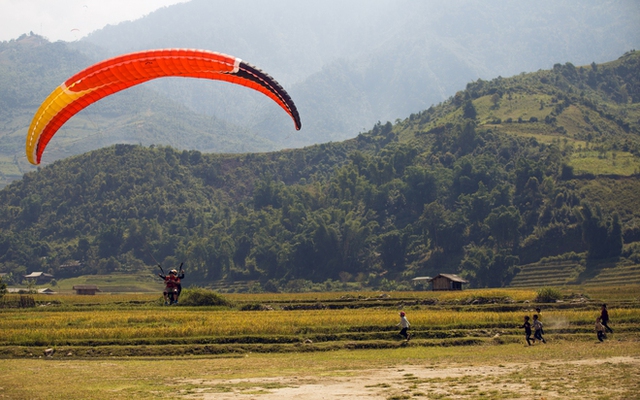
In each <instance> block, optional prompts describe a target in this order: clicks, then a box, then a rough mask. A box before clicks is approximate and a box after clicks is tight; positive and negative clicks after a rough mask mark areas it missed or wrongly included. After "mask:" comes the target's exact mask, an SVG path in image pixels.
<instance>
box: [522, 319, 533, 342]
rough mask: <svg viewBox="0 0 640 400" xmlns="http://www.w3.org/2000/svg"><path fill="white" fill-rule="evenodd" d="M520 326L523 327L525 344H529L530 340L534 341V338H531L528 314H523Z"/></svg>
mask: <svg viewBox="0 0 640 400" xmlns="http://www.w3.org/2000/svg"><path fill="white" fill-rule="evenodd" d="M520 328H524V334H525V337H526V339H527V344H528V345H529V346H531V340H533V341H534V342H535V339H531V324H530V323H529V316H528V315H525V316H524V324H522V326H520Z"/></svg>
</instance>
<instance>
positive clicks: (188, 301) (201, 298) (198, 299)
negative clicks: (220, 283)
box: [180, 288, 231, 306]
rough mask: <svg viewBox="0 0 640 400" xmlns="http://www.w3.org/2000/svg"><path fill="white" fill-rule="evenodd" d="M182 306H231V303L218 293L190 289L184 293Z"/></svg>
mask: <svg viewBox="0 0 640 400" xmlns="http://www.w3.org/2000/svg"><path fill="white" fill-rule="evenodd" d="M180 304H182V305H186V306H231V302H230V301H229V300H227V299H225V298H224V297H222V296H220V295H219V294H218V293H216V292H214V291H212V290H208V289H203V288H189V289H185V290H183V291H182V294H181V295H180Z"/></svg>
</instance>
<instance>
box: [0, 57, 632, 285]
mask: <svg viewBox="0 0 640 400" xmlns="http://www.w3.org/2000/svg"><path fill="white" fill-rule="evenodd" d="M639 63H640V53H636V52H631V53H628V54H625V55H624V56H623V57H621V58H620V59H618V60H615V61H612V62H610V63H606V64H601V65H595V64H594V65H588V66H582V67H575V66H573V65H571V64H569V63H567V64H564V65H560V64H558V65H556V66H555V67H554V68H553V69H552V70H549V71H538V72H536V73H532V74H521V75H518V76H515V77H512V78H497V79H494V80H492V81H476V82H472V83H469V84H468V85H467V87H466V89H465V90H464V91H460V92H458V93H456V94H455V96H453V97H452V98H451V99H449V100H448V101H446V102H444V103H442V104H439V105H437V106H433V107H431V108H429V109H428V110H425V111H423V112H420V113H416V114H412V115H411V116H410V117H409V118H407V119H406V120H403V121H397V123H396V124H392V123H390V122H388V123H384V124H383V123H378V124H376V125H375V126H374V127H373V128H372V129H371V130H370V131H368V132H366V133H362V134H360V135H359V136H358V137H357V138H355V139H353V140H349V141H345V142H341V143H328V144H322V145H316V146H311V147H307V148H304V149H297V150H287V151H281V152H274V153H255V154H244V155H220V154H218V155H215V154H204V153H201V152H197V151H180V150H176V149H174V148H171V147H153V146H151V147H145V146H141V145H126V144H119V145H115V146H111V147H107V148H103V149H100V150H96V151H93V152H90V153H86V154H83V155H80V156H74V157H70V158H67V159H64V160H59V161H56V162H54V163H52V164H51V165H48V166H46V167H43V168H40V169H39V170H38V171H36V172H31V173H28V174H26V175H25V177H24V178H23V179H22V180H21V181H18V182H14V183H12V184H11V185H8V186H7V187H6V188H5V189H3V190H2V191H0V271H2V272H11V273H12V276H9V278H8V279H14V280H15V279H16V277H17V276H20V274H22V273H24V272H26V271H34V270H44V271H50V272H51V273H54V274H55V275H56V277H58V278H65V277H71V276H76V275H82V274H110V273H114V272H121V271H138V270H143V269H144V268H145V265H146V266H149V265H153V264H155V260H159V261H160V262H161V263H162V264H163V265H167V266H170V265H175V264H177V263H179V262H181V261H184V262H185V265H186V267H187V271H188V276H189V282H197V283H198V284H207V283H213V282H217V283H216V284H217V285H219V284H220V282H221V281H222V282H234V284H235V285H237V283H238V282H241V281H252V282H255V283H256V284H253V286H252V287H253V289H252V290H287V291H301V290H312V289H315V290H331V289H334V288H338V287H344V285H345V284H346V285H350V286H349V287H351V288H384V289H406V288H409V287H410V279H411V278H413V277H415V276H424V275H432V276H433V275H436V274H438V273H458V274H461V275H462V276H464V277H466V278H467V279H469V280H470V281H471V284H472V286H474V287H499V286H506V285H509V284H510V283H512V279H515V280H514V283H515V284H517V283H518V281H519V280H522V279H523V277H524V276H523V275H519V273H521V274H523V273H525V272H527V271H528V270H529V269H530V266H531V265H535V264H536V263H537V264H545V263H548V262H549V260H560V261H562V260H567V259H574V258H575V257H577V258H578V259H579V260H582V261H580V263H581V264H580V265H583V266H584V268H583V270H582V271H581V270H579V268H577V267H576V268H573V269H571V268H569V267H567V266H566V265H565V264H562V263H560V264H557V267H556V268H549V269H548V270H545V271H544V272H543V273H544V274H547V273H550V272H549V271H551V270H558V272H560V270H565V269H566V270H567V271H565V272H564V275H562V276H560V275H558V277H557V279H556V280H553V281H552V282H544V284H552V283H556V284H564V283H567V284H569V283H571V282H572V279H573V280H575V279H574V277H575V276H576V275H577V276H578V278H579V279H578V280H579V281H580V282H586V281H589V280H590V281H593V279H595V278H596V277H598V276H601V275H602V274H605V275H606V274H607V273H608V272H607V271H608V269H610V268H614V269H615V268H616V267H617V266H619V265H636V264H638V263H640V260H639V258H640V247H638V246H636V242H640V228H638V227H639V226H640V207H639V206H638V205H639V204H638V200H637V199H638V198H639V196H638V193H640V179H638V176H637V175H636V174H635V172H636V167H635V166H636V165H637V163H638V157H639V156H640V152H639V149H640V147H639V146H640V138H639V133H640V126H639V118H638V116H639V114H638V104H640V66H639ZM70 260H77V261H80V262H81V266H80V267H79V268H77V269H75V270H74V271H69V270H68V269H65V268H61V265H64V264H65V263H67V264H68V262H69V261H70ZM630 271H634V270H630ZM631 274H633V272H631ZM538 275H540V274H538ZM605 275H602V276H603V277H604V276H605ZM514 277H515V278H514ZM603 279H604V278H603Z"/></svg>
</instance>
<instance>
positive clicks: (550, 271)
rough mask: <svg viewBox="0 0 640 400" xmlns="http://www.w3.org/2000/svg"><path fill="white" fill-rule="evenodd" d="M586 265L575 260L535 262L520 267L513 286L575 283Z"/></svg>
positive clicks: (512, 282)
mask: <svg viewBox="0 0 640 400" xmlns="http://www.w3.org/2000/svg"><path fill="white" fill-rule="evenodd" d="M583 270H584V266H582V265H580V264H579V263H578V262H575V261H562V262H552V263H544V262H543V263H533V264H528V265H523V266H521V267H520V272H519V273H518V274H517V275H516V276H515V277H514V278H513V280H512V281H511V284H510V285H509V286H511V287H542V286H563V285H567V284H575V283H577V282H576V279H577V278H578V276H579V275H580V272H582V271H583Z"/></svg>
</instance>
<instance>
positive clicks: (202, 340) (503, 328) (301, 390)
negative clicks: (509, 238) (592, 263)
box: [0, 285, 640, 399]
mask: <svg viewBox="0 0 640 400" xmlns="http://www.w3.org/2000/svg"><path fill="white" fill-rule="evenodd" d="M558 290H559V291H560V292H561V293H562V295H563V297H564V298H563V299H562V300H561V301H560V302H556V303H545V304H541V303H536V302H535V297H536V291H534V290H531V289H486V290H465V291H462V292H389V293H380V292H370V293H364V292H354V293H304V294H233V295H228V296H226V298H227V299H228V300H229V301H230V302H231V303H232V306H230V307H186V306H172V307H165V306H162V305H161V304H162V302H161V301H160V300H161V298H160V296H159V294H157V293H156V294H108V295H107V294H103V295H97V296H73V295H57V296H46V295H37V296H34V299H35V300H36V303H37V304H36V307H32V308H0V357H1V358H3V361H2V363H0V376H2V378H1V379H0V398H11V399H39V398H43V399H44V398H47V399H74V398H82V399H85V398H91V399H129V398H142V399H147V398H148V399H151V398H185V399H232V398H233V399H236V398H246V399H276V398H278V399H282V398H300V399H321V398H323V399H334V398H335V399H337V398H373V399H413V398H416V399H419V398H425V399H444V398H452V399H453V398H457V399H476V398H478V399H479V398H483V399H484V398H495V399H510V398H526V399H531V398H536V399H541V398H545V399H564V398H602V399H628V398H637V393H639V392H638V389H640V387H638V382H640V379H638V378H639V377H640V329H639V326H640V325H639V324H640V298H639V295H640V287H639V286H637V285H635V286H634V285H630V286H622V287H617V288H610V287H573V288H571V289H567V288H561V289H558ZM7 297H8V296H7ZM7 300H8V299H7ZM603 301H606V302H607V303H608V304H609V312H610V315H611V319H612V327H613V329H614V330H615V333H614V334H613V335H609V337H608V338H607V340H606V341H605V342H604V343H599V342H598V341H597V340H596V337H595V333H594V331H593V322H594V320H595V317H596V316H597V315H598V314H599V306H600V303H601V302H603ZM536 306H541V307H542V312H541V315H542V321H543V322H544V323H545V334H546V338H547V344H541V343H537V344H535V345H534V346H526V345H525V341H524V337H523V332H522V329H520V328H519V325H521V324H522V317H523V316H524V315H525V314H528V315H531V314H532V313H533V312H534V311H533V308H535V307H536ZM399 309H403V310H405V311H406V312H407V317H408V318H409V320H410V322H411V323H412V326H411V332H412V335H413V336H412V339H411V341H409V342H405V341H404V340H401V338H400V337H399V336H398V328H397V327H396V326H395V325H396V324H397V323H398V315H397V313H398V310H399ZM47 349H50V350H49V351H51V350H53V354H52V355H51V356H47V355H45V350H47ZM612 376H615V379H616V381H615V384H614V385H612V384H611V377H612Z"/></svg>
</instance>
